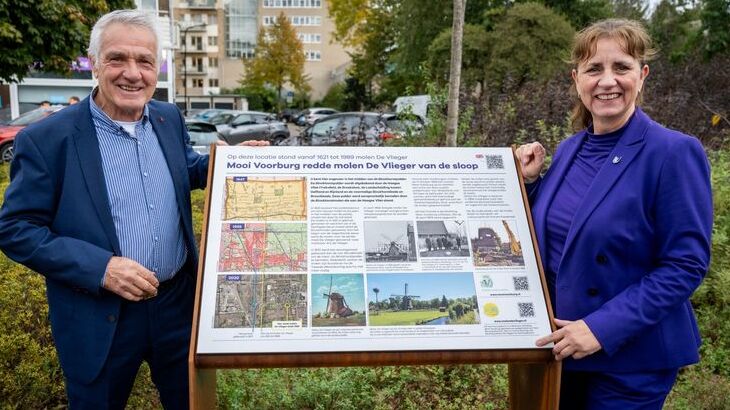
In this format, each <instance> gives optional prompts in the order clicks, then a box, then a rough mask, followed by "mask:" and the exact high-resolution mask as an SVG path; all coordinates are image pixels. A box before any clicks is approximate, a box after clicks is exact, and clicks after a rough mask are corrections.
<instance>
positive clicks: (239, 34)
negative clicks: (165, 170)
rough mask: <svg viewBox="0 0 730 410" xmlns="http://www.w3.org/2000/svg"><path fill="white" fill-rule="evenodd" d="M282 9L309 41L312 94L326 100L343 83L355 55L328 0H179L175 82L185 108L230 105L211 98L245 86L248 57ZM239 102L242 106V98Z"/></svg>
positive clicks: (306, 45)
mask: <svg viewBox="0 0 730 410" xmlns="http://www.w3.org/2000/svg"><path fill="white" fill-rule="evenodd" d="M282 12H283V13H284V15H285V16H286V17H287V18H288V19H289V20H290V21H291V23H292V25H293V26H294V28H295V29H296V30H297V32H298V34H299V38H300V39H301V40H302V43H303V44H304V49H305V53H306V59H307V61H306V63H305V66H304V70H305V73H306V74H307V75H308V76H309V78H310V85H311V87H312V95H311V97H312V98H313V99H315V100H316V99H319V98H322V96H324V94H326V93H327V91H328V90H329V88H330V87H331V86H332V85H333V84H336V83H338V82H341V81H343V80H344V74H345V68H346V67H347V65H348V64H349V61H350V59H349V56H348V55H347V53H346V52H345V50H344V49H343V48H342V46H341V45H339V44H337V43H334V42H333V41H331V40H332V36H331V33H332V31H333V30H334V23H333V22H332V21H331V20H330V19H329V18H328V15H327V2H326V1H325V0H178V1H177V3H176V4H175V6H174V9H173V17H174V20H175V27H176V31H177V32H178V33H179V45H178V46H177V48H176V50H177V53H176V54H177V55H176V58H175V60H176V66H177V68H176V82H175V83H176V96H177V98H176V101H178V104H179V105H180V107H181V108H184V107H185V105H184V103H183V101H186V100H187V101H189V104H188V108H205V107H213V106H221V107H223V106H230V105H231V104H229V103H227V102H220V101H225V99H223V100H221V99H220V98H216V99H215V101H218V102H214V101H213V99H212V98H211V97H210V96H211V95H218V94H220V91H221V89H233V88H236V87H238V86H239V80H240V79H241V76H242V74H243V59H246V58H251V57H253V55H254V50H255V48H256V37H257V34H258V31H259V29H260V28H262V27H267V26H269V25H271V24H272V23H273V22H274V21H276V18H278V16H279V15H280V13H282ZM287 91H288V90H287ZM231 98H233V97H232V96H231ZM233 106H234V107H235V108H240V107H239V106H238V104H237V103H236V102H234V103H233Z"/></svg>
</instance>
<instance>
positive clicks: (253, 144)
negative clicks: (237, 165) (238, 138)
mask: <svg viewBox="0 0 730 410" xmlns="http://www.w3.org/2000/svg"><path fill="white" fill-rule="evenodd" d="M215 145H217V146H219V147H226V146H228V143H227V142H225V141H223V140H218V141H216V142H215ZM269 145H271V144H270V143H269V141H264V140H250V141H242V142H239V143H238V144H236V146H248V147H268V146H269Z"/></svg>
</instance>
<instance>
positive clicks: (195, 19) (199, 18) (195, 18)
mask: <svg viewBox="0 0 730 410" xmlns="http://www.w3.org/2000/svg"><path fill="white" fill-rule="evenodd" d="M202 22H203V15H202V14H193V23H202Z"/></svg>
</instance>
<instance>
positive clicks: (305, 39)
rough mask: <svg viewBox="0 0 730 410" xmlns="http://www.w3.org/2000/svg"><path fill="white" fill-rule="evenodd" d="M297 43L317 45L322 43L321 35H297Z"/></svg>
mask: <svg viewBox="0 0 730 410" xmlns="http://www.w3.org/2000/svg"><path fill="white" fill-rule="evenodd" d="M297 36H298V37H299V41H301V42H302V43H304V44H319V43H321V42H322V35H321V34H316V33H299V34H297Z"/></svg>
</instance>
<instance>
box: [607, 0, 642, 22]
mask: <svg viewBox="0 0 730 410" xmlns="http://www.w3.org/2000/svg"><path fill="white" fill-rule="evenodd" d="M612 3H613V12H614V14H615V15H616V17H622V18H627V19H632V20H638V21H644V20H645V18H646V11H647V9H648V7H649V3H647V2H645V1H644V0H612Z"/></svg>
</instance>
